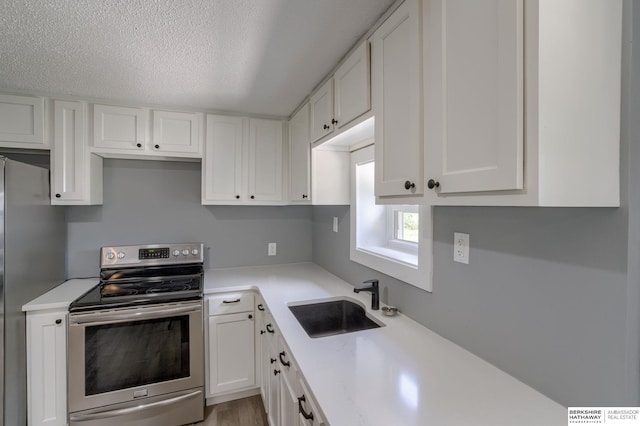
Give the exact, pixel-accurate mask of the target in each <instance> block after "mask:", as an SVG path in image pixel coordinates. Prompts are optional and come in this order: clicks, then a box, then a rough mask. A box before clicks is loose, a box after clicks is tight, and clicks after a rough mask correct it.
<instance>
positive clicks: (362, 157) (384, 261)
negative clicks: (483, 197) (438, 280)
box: [349, 145, 433, 292]
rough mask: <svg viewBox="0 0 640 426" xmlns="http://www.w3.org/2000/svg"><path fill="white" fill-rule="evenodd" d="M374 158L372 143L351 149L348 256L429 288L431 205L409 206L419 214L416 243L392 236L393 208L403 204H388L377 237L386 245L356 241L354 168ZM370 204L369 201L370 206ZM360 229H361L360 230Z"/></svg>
mask: <svg viewBox="0 0 640 426" xmlns="http://www.w3.org/2000/svg"><path fill="white" fill-rule="evenodd" d="M373 161H374V146H373V145H370V146H368V147H365V148H362V149H359V150H357V151H353V152H352V153H351V161H350V177H351V185H350V187H351V188H350V194H351V197H350V198H351V209H350V223H351V226H350V229H351V235H350V248H349V257H350V259H351V260H352V261H354V262H357V263H360V264H362V265H364V266H367V267H369V268H371V269H375V270H377V271H380V272H382V273H384V274H386V275H389V276H391V277H394V278H397V279H399V280H401V281H404V282H406V283H408V284H411V285H413V286H415V287H418V288H421V289H423V290H426V291H429V292H431V291H432V250H433V241H432V237H431V236H432V234H433V221H432V207H431V206H427V205H421V206H411V207H410V209H415V210H416V211H417V212H418V213H419V228H420V231H419V232H420V234H419V235H420V237H419V241H418V244H417V250H416V247H415V246H416V245H414V244H412V243H408V242H405V241H400V240H397V239H395V232H394V222H395V219H394V213H393V212H394V210H402V211H409V210H407V207H406V206H389V207H387V211H386V214H385V217H386V224H385V226H384V232H385V235H383V236H381V238H378V239H376V240H379V241H380V240H384V241H385V242H386V243H385V244H371V245H366V244H358V231H359V229H360V228H359V227H358V223H357V222H358V208H359V206H358V193H357V185H358V181H357V176H356V169H357V166H359V165H364V164H367V163H372V162H373ZM370 204H371V203H369V205H370ZM360 232H364V231H362V230H361V229H360Z"/></svg>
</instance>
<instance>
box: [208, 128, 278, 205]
mask: <svg viewBox="0 0 640 426" xmlns="http://www.w3.org/2000/svg"><path fill="white" fill-rule="evenodd" d="M206 133H207V137H206V141H207V142H206V146H205V150H204V151H205V154H204V160H203V162H202V204H247V205H254V204H255V205H258V204H262V205H269V204H282V203H283V176H284V170H283V164H284V162H283V155H284V152H283V149H284V148H283V147H284V141H283V122H282V121H280V120H264V119H253V118H251V119H249V118H244V117H228V116H221V115H207V131H206Z"/></svg>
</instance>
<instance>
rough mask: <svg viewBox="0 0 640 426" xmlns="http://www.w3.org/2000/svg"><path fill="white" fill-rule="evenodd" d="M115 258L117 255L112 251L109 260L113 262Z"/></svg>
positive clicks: (108, 254)
mask: <svg viewBox="0 0 640 426" xmlns="http://www.w3.org/2000/svg"><path fill="white" fill-rule="evenodd" d="M115 257H116V255H115V254H114V253H113V252H112V251H110V252H109V253H107V259H109V260H113V259H114V258H115Z"/></svg>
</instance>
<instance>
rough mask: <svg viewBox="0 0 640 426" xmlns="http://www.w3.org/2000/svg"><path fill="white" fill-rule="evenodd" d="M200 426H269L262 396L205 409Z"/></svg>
mask: <svg viewBox="0 0 640 426" xmlns="http://www.w3.org/2000/svg"><path fill="white" fill-rule="evenodd" d="M196 425H198V426H268V423H267V414H266V413H265V412H264V405H263V404H262V399H261V398H260V395H255V396H251V397H249V398H243V399H238V400H235V401H229V402H223V403H222V404H216V405H211V406H209V407H205V410H204V422H202V423H196Z"/></svg>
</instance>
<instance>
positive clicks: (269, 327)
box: [265, 324, 275, 334]
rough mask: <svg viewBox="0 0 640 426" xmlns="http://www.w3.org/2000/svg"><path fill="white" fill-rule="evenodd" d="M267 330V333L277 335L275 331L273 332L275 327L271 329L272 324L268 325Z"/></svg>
mask: <svg viewBox="0 0 640 426" xmlns="http://www.w3.org/2000/svg"><path fill="white" fill-rule="evenodd" d="M265 328H266V329H267V331H268V332H269V333H271V334H273V333H275V331H274V330H273V327H271V324H267V326H266V327H265Z"/></svg>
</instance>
